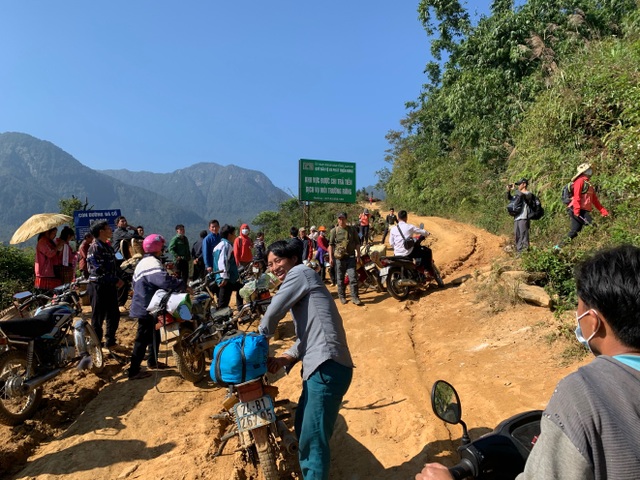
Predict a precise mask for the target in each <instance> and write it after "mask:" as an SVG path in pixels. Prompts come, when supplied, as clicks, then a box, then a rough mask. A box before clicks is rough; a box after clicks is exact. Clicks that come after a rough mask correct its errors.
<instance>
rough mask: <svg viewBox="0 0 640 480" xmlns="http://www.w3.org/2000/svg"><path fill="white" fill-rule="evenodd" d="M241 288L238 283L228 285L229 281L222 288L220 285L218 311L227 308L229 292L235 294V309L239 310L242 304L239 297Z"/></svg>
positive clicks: (229, 299) (229, 297) (229, 298)
mask: <svg viewBox="0 0 640 480" xmlns="http://www.w3.org/2000/svg"><path fill="white" fill-rule="evenodd" d="M241 288H242V284H241V283H240V282H235V283H229V281H227V283H226V284H225V285H224V286H222V285H221V286H220V291H219V292H218V309H220V308H225V307H228V306H229V302H230V301H231V292H236V307H237V308H239V307H240V306H241V305H242V303H243V302H242V297H241V296H240V289H241Z"/></svg>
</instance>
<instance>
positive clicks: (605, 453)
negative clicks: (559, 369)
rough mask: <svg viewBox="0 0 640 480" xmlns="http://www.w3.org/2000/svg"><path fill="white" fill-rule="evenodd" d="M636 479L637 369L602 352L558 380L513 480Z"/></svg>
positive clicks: (639, 463) (639, 451) (639, 465)
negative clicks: (528, 452)
mask: <svg viewBox="0 0 640 480" xmlns="http://www.w3.org/2000/svg"><path fill="white" fill-rule="evenodd" d="M547 478H548V479H561V480H565V479H570V480H591V479H595V480H603V479H616V480H625V479H629V480H631V479H634V480H635V479H638V478H640V371H638V370H635V369H634V368H632V367H629V366H628V365H625V364H623V363H621V362H619V361H618V360H616V359H614V358H612V357H608V356H605V355H601V356H599V357H597V358H596V359H595V360H594V361H593V362H591V363H590V364H588V365H586V366H584V367H582V368H580V369H578V371H577V372H574V373H572V374H571V375H569V376H567V377H566V378H564V379H562V380H561V381H560V382H559V383H558V386H557V387H556V390H555V392H554V394H553V396H552V397H551V400H550V401H549V405H548V406H547V408H546V409H545V411H544V414H543V417H542V422H541V433H540V437H539V439H538V441H537V442H536V445H535V446H534V448H533V450H532V451H531V455H530V456H529V459H528V460H527V464H526V466H525V470H524V473H522V474H520V475H519V476H518V479H517V480H530V479H531V480H533V479H547Z"/></svg>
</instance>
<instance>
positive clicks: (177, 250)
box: [169, 235, 191, 260]
mask: <svg viewBox="0 0 640 480" xmlns="http://www.w3.org/2000/svg"><path fill="white" fill-rule="evenodd" d="M169 253H171V255H173V259H174V260H178V257H182V259H183V260H191V247H190V246H189V240H188V239H187V237H186V235H183V236H182V237H181V236H180V235H176V236H175V237H173V238H172V239H171V242H170V243H169Z"/></svg>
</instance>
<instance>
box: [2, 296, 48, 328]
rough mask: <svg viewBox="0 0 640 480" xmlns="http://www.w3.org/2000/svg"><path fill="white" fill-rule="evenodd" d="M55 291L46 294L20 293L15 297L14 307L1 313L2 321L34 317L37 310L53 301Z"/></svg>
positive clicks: (13, 299)
mask: <svg viewBox="0 0 640 480" xmlns="http://www.w3.org/2000/svg"><path fill="white" fill-rule="evenodd" d="M52 296H53V291H49V292H46V293H31V292H28V291H25V292H18V293H16V294H14V295H13V297H12V301H11V303H12V304H13V305H12V306H10V307H8V308H6V309H5V310H3V311H2V312H0V321H1V320H11V319H14V318H29V317H32V316H33V315H34V314H35V312H36V310H37V309H38V308H40V307H42V306H44V305H46V304H47V303H49V302H50V301H51V297H52Z"/></svg>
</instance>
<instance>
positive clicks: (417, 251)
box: [409, 245, 433, 272]
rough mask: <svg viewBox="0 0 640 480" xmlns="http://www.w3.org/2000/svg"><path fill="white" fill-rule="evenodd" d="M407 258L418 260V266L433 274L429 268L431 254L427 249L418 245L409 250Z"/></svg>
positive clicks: (431, 261)
mask: <svg viewBox="0 0 640 480" xmlns="http://www.w3.org/2000/svg"><path fill="white" fill-rule="evenodd" d="M409 257H410V258H417V259H420V265H422V266H423V267H424V269H425V270H427V271H429V272H433V269H432V268H431V266H432V263H433V253H432V252H431V249H430V248H429V247H425V246H424V245H418V246H417V247H414V248H413V250H411V253H410V254H409Z"/></svg>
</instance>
